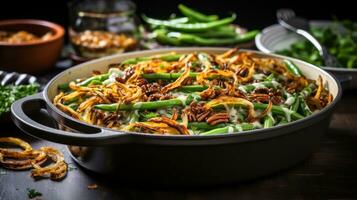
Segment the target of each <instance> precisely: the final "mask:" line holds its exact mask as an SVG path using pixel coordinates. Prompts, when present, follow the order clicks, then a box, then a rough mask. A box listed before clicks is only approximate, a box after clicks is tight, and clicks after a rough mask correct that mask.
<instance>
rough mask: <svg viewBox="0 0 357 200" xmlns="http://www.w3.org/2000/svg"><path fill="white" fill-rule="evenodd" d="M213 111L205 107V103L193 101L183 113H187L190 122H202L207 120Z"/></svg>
mask: <svg viewBox="0 0 357 200" xmlns="http://www.w3.org/2000/svg"><path fill="white" fill-rule="evenodd" d="M211 112H212V110H211V109H207V108H205V107H204V103H197V102H192V103H191V104H190V106H189V107H187V108H185V109H184V110H183V111H182V114H185V115H187V117H188V121H189V122H196V121H197V122H201V121H205V120H206V118H207V117H208V116H209V114H210V113H211Z"/></svg>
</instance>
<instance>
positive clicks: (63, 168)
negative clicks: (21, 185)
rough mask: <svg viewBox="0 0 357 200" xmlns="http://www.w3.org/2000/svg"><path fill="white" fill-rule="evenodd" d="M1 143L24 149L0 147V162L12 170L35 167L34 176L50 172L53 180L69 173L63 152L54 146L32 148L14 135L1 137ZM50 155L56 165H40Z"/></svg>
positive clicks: (32, 173)
mask: <svg viewBox="0 0 357 200" xmlns="http://www.w3.org/2000/svg"><path fill="white" fill-rule="evenodd" d="M0 143H10V144H13V145H16V146H19V147H21V148H22V149H23V151H15V150H10V149H7V148H0V164H1V165H2V166H3V167H5V168H8V169H12V170H24V169H30V168H34V169H33V170H32V172H31V175H32V176H33V177H39V176H44V175H46V174H50V178H51V179H52V180H59V179H62V178H63V177H64V176H65V175H66V174H67V164H66V163H65V161H64V158H63V154H62V153H61V152H59V151H58V150H57V149H54V148H52V147H42V148H40V149H39V150H34V149H32V147H31V145H30V144H28V143H27V142H25V141H23V140H21V139H18V138H13V137H3V138H0ZM48 157H50V158H51V159H52V160H54V161H55V162H56V163H55V164H54V165H51V166H48V167H44V168H41V167H40V165H42V164H43V163H45V162H46V161H47V158H48Z"/></svg>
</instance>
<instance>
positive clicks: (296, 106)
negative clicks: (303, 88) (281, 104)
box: [290, 95, 300, 112]
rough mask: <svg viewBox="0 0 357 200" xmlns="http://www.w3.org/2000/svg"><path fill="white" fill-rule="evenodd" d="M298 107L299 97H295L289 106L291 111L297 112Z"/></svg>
mask: <svg viewBox="0 0 357 200" xmlns="http://www.w3.org/2000/svg"><path fill="white" fill-rule="evenodd" d="M299 106H300V97H298V95H295V101H294V103H293V104H292V106H291V108H290V109H291V110H292V111H295V112H297V110H298V109H299Z"/></svg>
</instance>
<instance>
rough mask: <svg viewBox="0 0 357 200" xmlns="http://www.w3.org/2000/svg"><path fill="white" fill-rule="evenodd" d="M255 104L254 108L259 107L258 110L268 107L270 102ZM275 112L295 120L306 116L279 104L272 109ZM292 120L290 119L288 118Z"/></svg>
mask: <svg viewBox="0 0 357 200" xmlns="http://www.w3.org/2000/svg"><path fill="white" fill-rule="evenodd" d="M253 104H254V108H255V109H258V110H264V109H266V108H267V107H268V104H263V103H253ZM271 111H272V113H273V114H277V115H283V116H286V117H290V116H291V118H292V119H294V120H298V119H302V118H304V116H302V115H301V114H299V113H297V112H295V111H292V110H289V109H288V108H285V107H283V106H277V105H273V107H272V109H271ZM288 121H290V120H288Z"/></svg>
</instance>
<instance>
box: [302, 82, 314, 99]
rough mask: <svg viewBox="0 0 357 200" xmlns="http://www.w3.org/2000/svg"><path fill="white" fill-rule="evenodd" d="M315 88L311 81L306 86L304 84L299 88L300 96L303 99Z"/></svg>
mask: <svg viewBox="0 0 357 200" xmlns="http://www.w3.org/2000/svg"><path fill="white" fill-rule="evenodd" d="M315 89H316V85H315V84H313V83H310V84H309V85H308V86H306V87H305V88H304V89H302V90H301V92H300V96H301V97H303V98H304V99H305V98H306V97H308V96H310V95H311V93H312V92H313V91H314V90H315Z"/></svg>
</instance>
